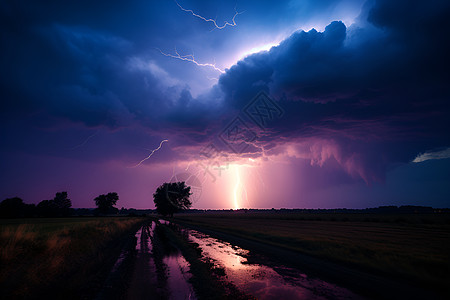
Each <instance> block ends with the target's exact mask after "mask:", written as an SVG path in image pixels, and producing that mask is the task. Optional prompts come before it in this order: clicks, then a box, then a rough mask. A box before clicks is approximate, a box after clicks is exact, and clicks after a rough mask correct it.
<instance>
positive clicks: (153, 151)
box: [134, 140, 169, 168]
mask: <svg viewBox="0 0 450 300" xmlns="http://www.w3.org/2000/svg"><path fill="white" fill-rule="evenodd" d="M168 141H169V140H162V141H161V143H159V146H158V148H156V149H153V150H152V152H151V153H150V154H149V155H148V156H147V157H146V158H144V159H143V160H141V161H140V162H139V163H138V164H137V165H135V166H134V168H136V167H138V166H140V165H141V164H142V163H143V162H144V161H146V160H147V159H149V158H150V157H152V155H153V153H155V152H156V151H158V150H159V149H161V147H162V144H163V143H164V142H168Z"/></svg>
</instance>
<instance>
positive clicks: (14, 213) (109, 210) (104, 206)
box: [0, 192, 155, 218]
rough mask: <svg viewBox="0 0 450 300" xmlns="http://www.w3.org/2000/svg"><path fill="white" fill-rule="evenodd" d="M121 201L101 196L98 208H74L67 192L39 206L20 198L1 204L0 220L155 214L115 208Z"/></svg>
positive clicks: (108, 196)
mask: <svg viewBox="0 0 450 300" xmlns="http://www.w3.org/2000/svg"><path fill="white" fill-rule="evenodd" d="M118 200H119V196H118V195H117V193H108V194H105V195H99V196H98V197H96V198H95V199H94V202H95V203H96V205H97V208H72V201H71V200H70V199H69V198H68V195H67V192H59V193H56V195H55V197H54V198H53V199H51V200H42V201H41V202H39V203H38V204H37V205H35V204H27V203H24V202H23V200H22V199H21V198H19V197H14V198H8V199H5V200H3V201H2V202H0V218H33V217H69V216H98V215H127V216H142V215H147V214H152V213H155V210H154V209H134V208H129V209H126V208H123V207H122V209H118V208H116V207H114V205H115V204H116V202H117V201H118Z"/></svg>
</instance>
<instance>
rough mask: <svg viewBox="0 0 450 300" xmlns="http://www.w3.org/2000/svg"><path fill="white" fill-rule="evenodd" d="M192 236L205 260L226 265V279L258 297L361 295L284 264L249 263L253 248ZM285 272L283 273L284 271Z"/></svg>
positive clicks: (193, 234)
mask: <svg viewBox="0 0 450 300" xmlns="http://www.w3.org/2000/svg"><path fill="white" fill-rule="evenodd" d="M186 232H187V233H188V237H189V240H190V241H192V242H195V243H197V244H199V247H200V248H201V249H202V251H203V252H202V255H203V256H204V258H205V260H207V259H212V260H213V262H214V264H215V265H216V266H217V267H220V268H223V269H224V271H225V276H226V280H228V281H230V282H232V283H233V284H234V285H235V286H236V287H237V288H238V289H240V290H242V291H243V292H245V293H247V294H250V295H252V296H254V297H256V298H258V299H330V298H332V299H360V297H359V296H357V295H355V294H353V293H352V292H350V291H349V290H347V289H344V288H341V287H338V286H336V285H333V284H330V283H327V282H325V281H322V280H319V279H315V278H310V277H308V276H307V275H305V274H302V273H301V272H299V271H297V270H295V269H292V268H287V267H284V266H279V267H277V268H276V269H277V271H278V272H277V271H275V269H274V268H271V267H269V266H265V265H261V264H249V263H247V258H246V255H248V253H249V251H248V250H245V249H242V248H239V247H236V246H232V245H231V244H229V243H227V242H223V241H220V240H218V239H215V238H212V237H211V236H209V235H207V234H203V233H201V232H198V231H195V230H191V229H187V230H186ZM281 274H283V275H281ZM287 274H289V275H287Z"/></svg>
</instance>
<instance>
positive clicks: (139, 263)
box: [98, 220, 360, 300]
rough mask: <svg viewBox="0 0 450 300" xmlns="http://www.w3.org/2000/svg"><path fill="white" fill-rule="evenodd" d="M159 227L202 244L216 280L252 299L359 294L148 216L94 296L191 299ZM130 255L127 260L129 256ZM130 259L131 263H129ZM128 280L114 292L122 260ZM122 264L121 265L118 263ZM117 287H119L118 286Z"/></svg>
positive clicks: (177, 257) (183, 264)
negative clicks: (148, 220) (253, 258)
mask: <svg viewBox="0 0 450 300" xmlns="http://www.w3.org/2000/svg"><path fill="white" fill-rule="evenodd" d="M160 226H169V227H171V229H173V230H174V231H176V232H178V233H181V235H182V236H183V237H184V238H185V239H186V240H188V241H189V242H191V243H193V244H194V245H198V248H199V249H201V259H202V260H203V261H205V262H208V263H212V265H213V268H215V271H216V272H214V274H216V275H217V277H218V278H219V280H222V281H224V282H225V283H227V284H232V285H234V286H235V287H236V288H237V289H238V290H240V291H241V292H243V293H245V294H247V295H250V296H252V297H255V298H257V299H277V300H278V299H359V298H360V297H359V296H357V295H355V294H353V293H352V292H350V291H349V290H347V289H344V288H341V287H339V286H336V285H334V284H330V283H327V282H325V281H323V280H320V279H317V278H311V277H309V276H307V275H306V274H303V273H301V272H300V271H298V270H297V269H294V268H289V267H286V266H283V265H281V264H278V263H274V262H271V263H270V264H268V263H267V262H268V260H267V258H264V257H262V256H258V257H259V259H258V260H257V261H258V263H249V262H248V260H247V257H250V255H251V253H250V251H248V250H245V249H242V248H240V247H237V246H235V245H232V244H230V243H227V242H224V241H221V240H218V239H216V238H213V237H211V236H209V235H207V234H204V233H202V232H199V231H196V230H192V229H187V228H183V227H180V226H179V225H176V224H171V223H170V222H168V221H165V220H159V221H157V222H156V221H152V222H151V223H148V224H145V225H144V226H142V227H141V228H140V229H139V230H138V231H137V232H136V234H135V245H133V248H132V249H133V250H132V251H129V250H128V251H122V254H121V255H120V257H119V258H118V260H117V262H116V264H115V265H114V267H113V269H112V272H111V275H110V278H111V279H110V280H109V281H108V282H109V283H108V286H106V287H105V288H106V289H105V290H104V291H103V292H101V293H100V295H99V297H98V299H119V298H120V299H124V298H127V299H147V298H148V297H151V298H155V299H176V300H178V299H180V300H184V299H196V295H195V293H194V289H193V287H192V285H191V283H190V282H189V279H190V278H191V276H192V274H191V273H190V264H189V262H188V261H186V259H185V258H184V257H183V255H182V254H181V252H180V250H179V249H178V248H176V247H175V246H174V245H173V244H172V242H171V241H170V240H169V239H168V238H167V237H165V235H164V230H162V227H160ZM130 257H131V259H130ZM130 261H131V262H130ZM124 262H128V265H129V266H130V268H128V269H130V270H131V271H129V273H127V275H126V276H128V283H127V284H126V286H127V287H128V288H127V289H126V292H125V295H123V296H120V297H119V295H116V294H117V293H116V292H115V291H116V290H118V288H116V289H114V287H113V286H114V285H116V284H115V283H114V282H120V280H118V279H115V278H119V279H120V278H121V277H122V278H123V276H124V271H123V270H126V269H127V267H126V265H127V263H124ZM124 264H125V266H123V265H124ZM119 290H120V289H119Z"/></svg>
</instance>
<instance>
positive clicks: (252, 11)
mask: <svg viewBox="0 0 450 300" xmlns="http://www.w3.org/2000/svg"><path fill="white" fill-rule="evenodd" d="M235 4H236V6H235ZM190 10H191V11H192V12H191V11H190ZM0 20H1V22H2V26H1V28H2V29H0V39H1V45H2V47H1V50H0V51H1V56H0V65H1V70H2V72H1V73H0V93H1V94H0V97H1V100H0V101H1V102H0V107H1V109H0V114H1V118H0V122H1V127H0V138H1V147H0V152H1V156H0V168H1V170H2V172H1V177H0V199H1V200H3V199H5V198H8V197H14V196H19V197H21V198H22V199H23V200H24V201H25V202H26V203H38V202H40V201H42V200H45V199H52V198H53V197H54V194H55V193H56V192H59V191H67V192H68V194H69V198H71V199H72V203H73V206H74V207H93V206H94V202H93V199H94V198H95V197H96V196H98V195H99V194H104V193H108V192H113V191H114V192H117V193H118V194H119V197H120V200H119V202H118V205H117V206H118V207H119V208H120V207H122V206H123V207H129V208H131V207H134V208H153V207H154V205H153V201H152V194H153V192H154V191H155V190H156V188H157V187H158V186H159V185H160V184H162V183H163V182H167V181H170V180H175V179H178V180H187V182H188V184H191V185H192V186H194V187H195V193H194V195H193V198H194V205H193V207H194V208H241V207H247V208H272V207H274V208H281V207H285V208H337V207H348V208H365V207H374V206H379V205H408V204H411V205H426V206H434V207H449V205H450V184H449V183H450V130H449V129H450V102H449V101H450V85H449V84H448V83H449V82H450V72H449V71H448V66H450V59H449V56H448V53H450V3H449V2H448V1H428V2H424V1H406V0H399V1H388V0H380V1H356V0H342V1H331V0H327V1H309V0H307V1H276V2H275V1H267V2H261V1H238V2H236V3H232V4H229V3H227V2H226V1H208V2H207V3H205V2H204V1H179V2H178V3H177V2H175V1H123V2H120V3H114V4H111V3H110V2H109V1H108V2H106V1H97V2H95V4H93V3H92V2H90V1H73V3H72V2H70V1H69V2H64V4H63V3H62V2H60V1H50V2H46V3H45V4H43V3H38V2H36V1H29V2H28V3H27V1H25V2H20V3H19V2H17V1H6V2H4V3H2V4H1V5H0ZM211 20H215V23H214V22H212V21H211ZM165 140H167V141H165ZM154 150H155V151H154ZM152 153H153V154H152Z"/></svg>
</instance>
